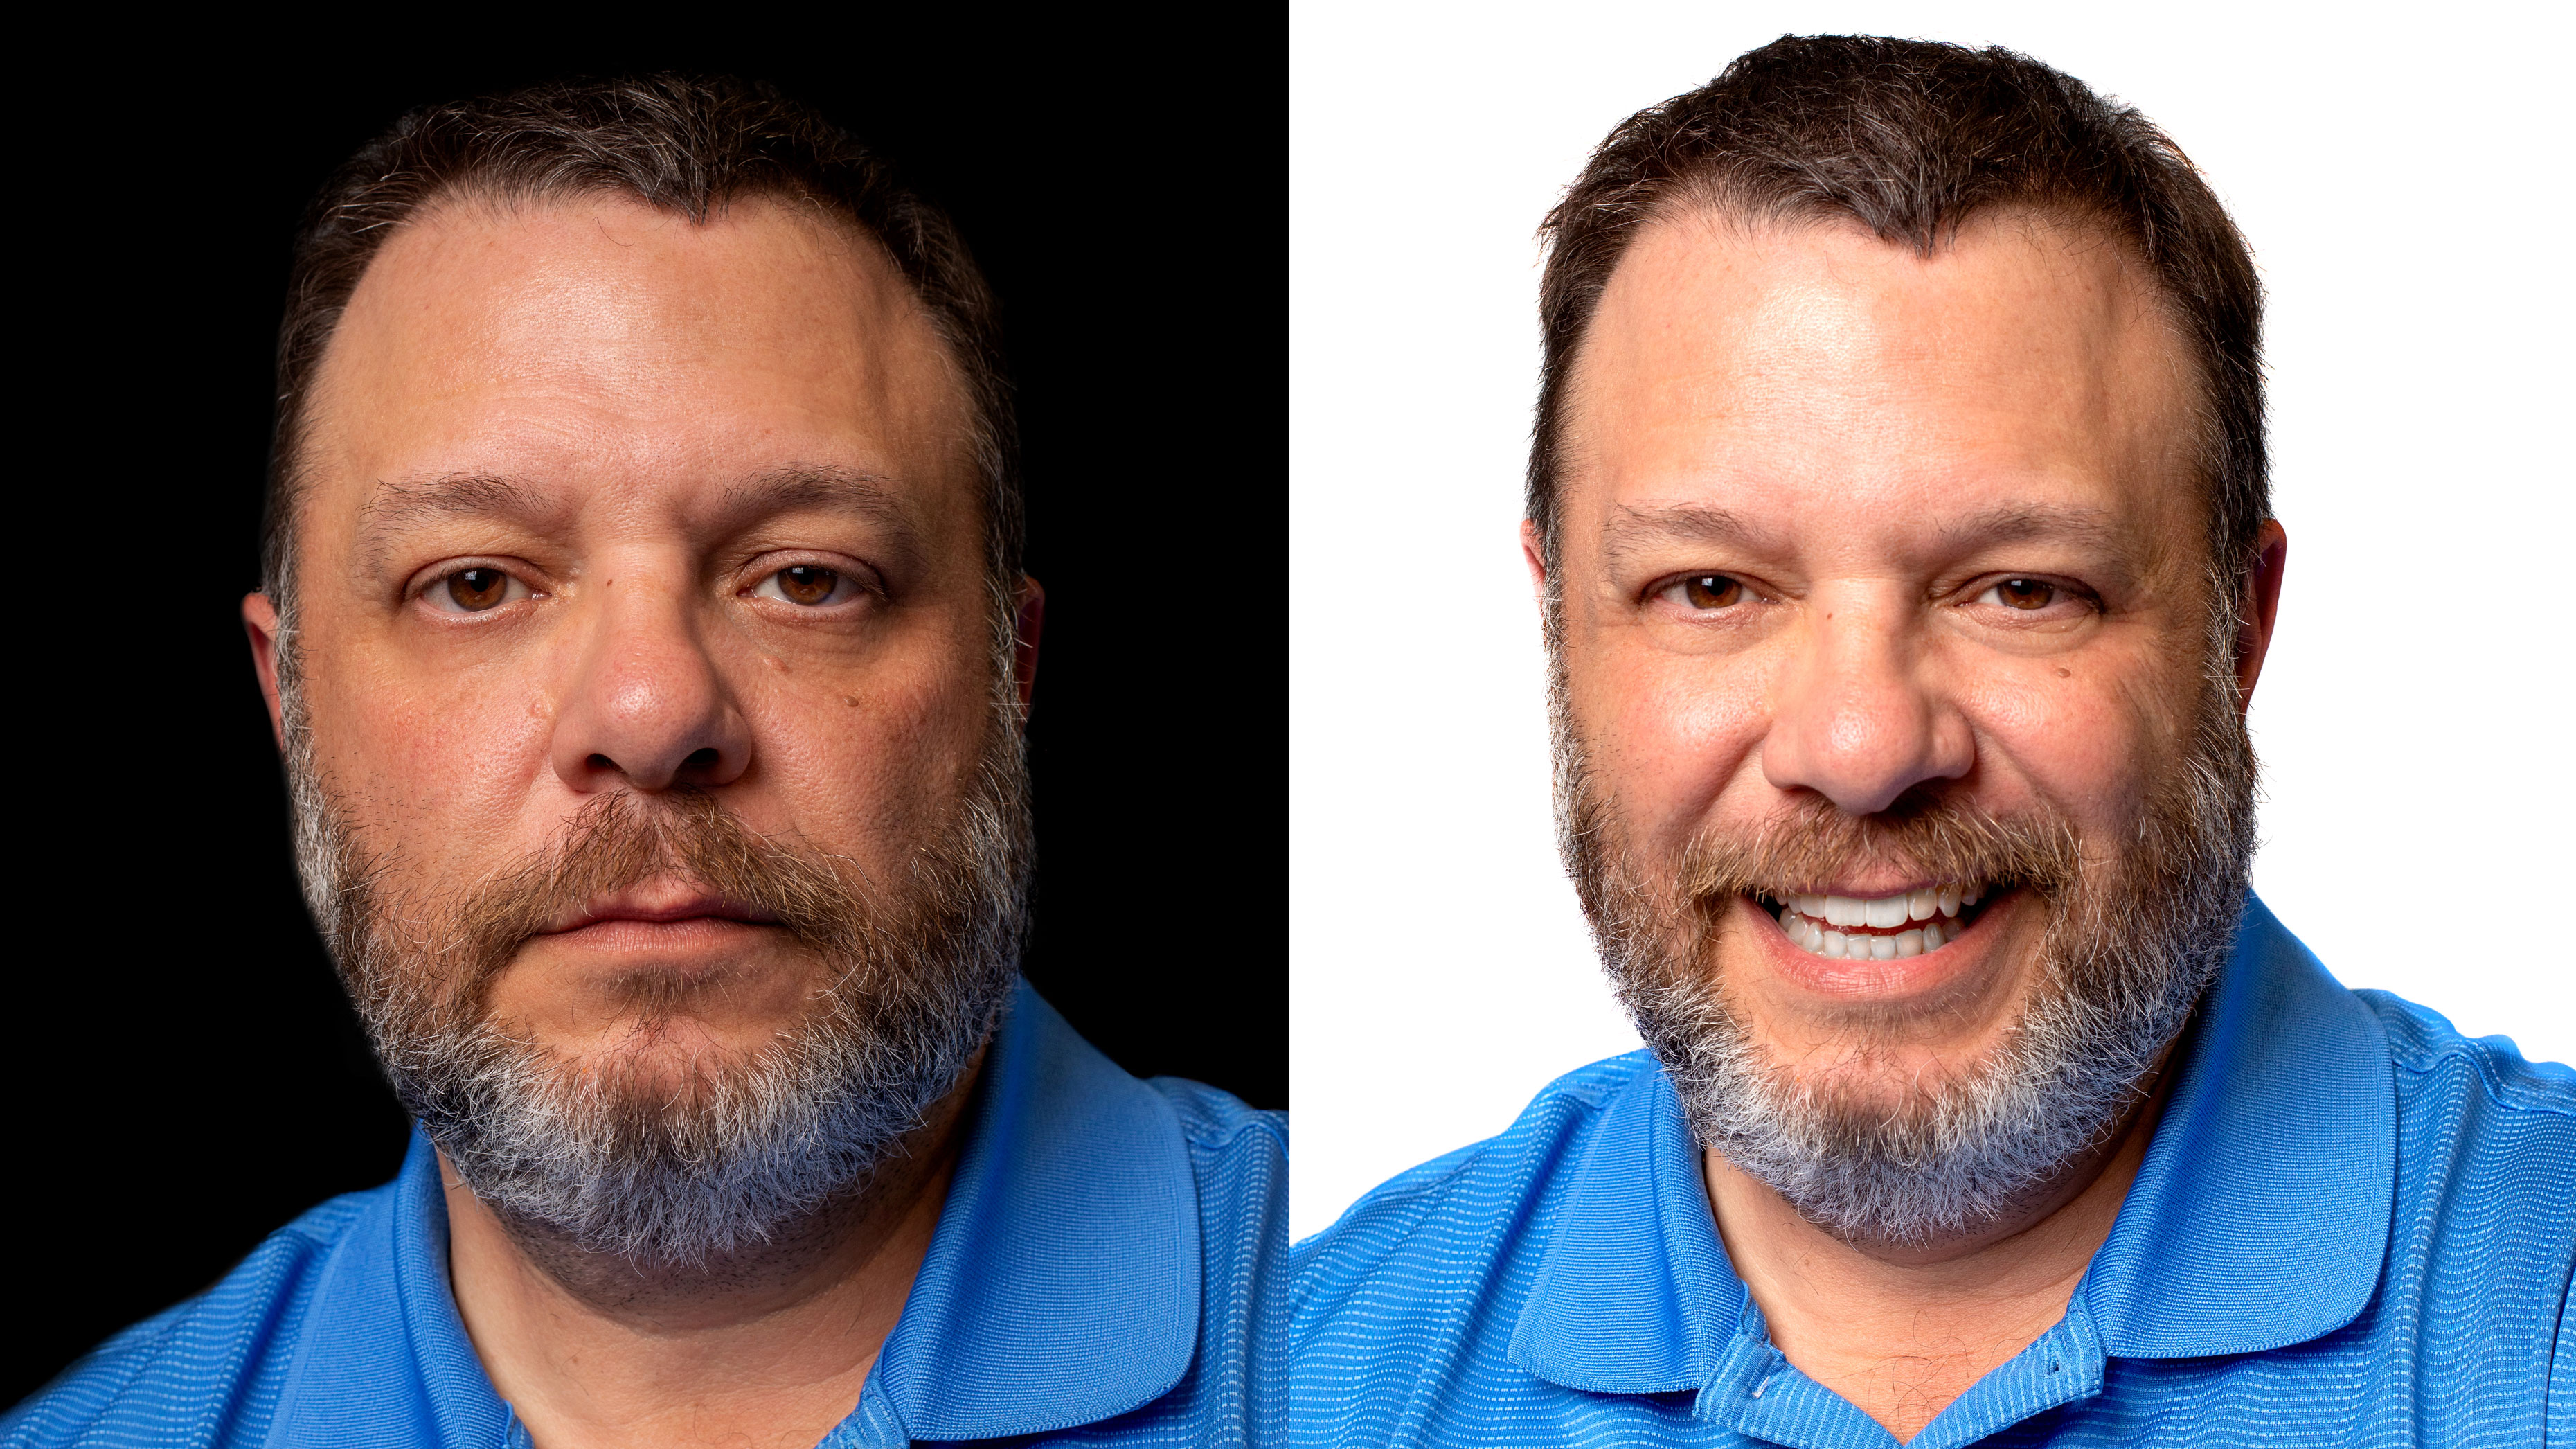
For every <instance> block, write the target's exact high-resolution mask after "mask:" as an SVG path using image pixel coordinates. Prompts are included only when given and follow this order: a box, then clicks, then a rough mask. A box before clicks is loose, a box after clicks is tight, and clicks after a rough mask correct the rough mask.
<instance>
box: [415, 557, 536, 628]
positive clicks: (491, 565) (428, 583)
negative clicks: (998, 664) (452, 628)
mask: <svg viewBox="0 0 2576 1449" xmlns="http://www.w3.org/2000/svg"><path fill="white" fill-rule="evenodd" d="M474 569H490V570H492V571H493V572H494V573H497V574H500V575H502V576H504V577H506V578H507V579H509V581H510V583H511V585H512V586H513V587H515V588H518V589H521V590H524V592H523V593H521V594H520V595H519V596H518V597H517V598H512V597H510V596H509V590H507V589H504V590H503V591H502V598H501V602H500V603H498V604H494V605H493V606H492V607H491V608H489V609H453V608H447V607H445V606H443V605H441V604H440V603H439V602H438V601H437V600H436V598H435V597H434V596H435V595H436V594H437V592H438V587H439V585H441V584H444V583H446V582H447V581H448V580H449V579H451V578H454V577H455V576H456V575H458V574H461V573H467V572H470V571H472V570H474ZM535 572H536V570H534V569H532V568H530V567H528V566H527V565H526V564H524V563H520V562H518V561H515V560H511V559H498V558H479V557H476V556H474V555H471V554H469V555H467V556H465V557H463V558H452V559H445V560H442V561H440V562H438V563H434V564H431V565H430V566H429V567H428V568H425V569H423V570H421V571H420V572H419V573H416V574H414V575H412V581H411V582H410V583H409V584H406V585H405V586H404V587H403V602H404V603H406V604H426V605H427V606H428V607H429V608H430V609H431V611H433V612H435V613H439V614H444V615H447V616H448V617H450V618H457V619H473V618H480V617H481V616H483V615H485V614H495V613H499V612H500V611H501V610H502V609H504V608H506V607H508V606H509V605H511V604H519V603H525V602H527V601H528V600H530V599H542V598H545V597H547V590H545V589H544V588H542V587H540V586H539V585H538V583H537V581H536V580H535V579H533V578H531V577H529V576H530V575H531V574H533V573H535Z"/></svg>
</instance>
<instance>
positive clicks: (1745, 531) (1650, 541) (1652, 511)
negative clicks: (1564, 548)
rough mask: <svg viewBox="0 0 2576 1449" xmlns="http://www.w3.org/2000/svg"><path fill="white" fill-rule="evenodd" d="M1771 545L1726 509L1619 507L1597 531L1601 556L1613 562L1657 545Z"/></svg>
mask: <svg viewBox="0 0 2576 1449" xmlns="http://www.w3.org/2000/svg"><path fill="white" fill-rule="evenodd" d="M1773 542H1774V538H1773V535H1772V533H1771V531H1770V530H1767V529H1764V528H1761V527H1758V526H1756V525H1755V524H1753V523H1750V522H1748V521H1746V520H1745V519H1744V518H1742V517H1740V516H1738V515H1736V514H1734V513H1732V512H1729V511H1728V510H1726V509H1723V508H1712V507H1709V506H1707V505H1705V504H1698V503H1676V504H1671V505H1668V506H1665V507H1660V508H1638V507H1635V506H1633V505H1630V504H1625V503H1622V504H1620V505H1618V506H1617V508H1616V510H1615V511H1614V512H1613V514H1612V516H1611V519H1610V521H1609V523H1608V524H1607V525H1606V526H1604V527H1603V529H1602V530H1601V552H1602V555H1603V556H1604V557H1605V558H1607V559H1609V560H1611V561H1613V562H1615V561H1617V560H1619V559H1622V558H1625V557H1627V556H1628V555H1630V554H1634V553H1642V552H1644V551H1646V550H1647V549H1649V548H1652V547H1654V546H1655V545H1657V544H1666V543H1706V544H1716V545H1719V546H1722V547H1728V548H1739V549H1744V550H1746V551H1748V552H1762V551H1765V550H1766V548H1767V547H1768V546H1769V545H1772V544H1773Z"/></svg>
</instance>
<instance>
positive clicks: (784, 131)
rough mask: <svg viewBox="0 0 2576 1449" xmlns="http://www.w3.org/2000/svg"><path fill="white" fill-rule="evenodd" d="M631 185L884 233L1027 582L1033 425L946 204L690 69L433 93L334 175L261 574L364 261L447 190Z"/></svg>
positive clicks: (281, 439) (269, 506)
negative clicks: (1023, 427) (314, 395)
mask: <svg viewBox="0 0 2576 1449" xmlns="http://www.w3.org/2000/svg"><path fill="white" fill-rule="evenodd" d="M590 195H621V196H627V197H632V198H634V199H636V200H639V201H642V202H643V203H645V204H646V205H648V206H653V207H657V208H660V209H661V210H664V211H670V212H675V213H677V214H679V215H682V216H686V217H688V218H689V219H690V220H692V221H705V220H706V219H707V218H708V217H709V216H710V215H711V214H714V213H715V212H718V211H720V210H721V209H722V208H723V207H724V206H725V205H726V204H727V203H728V202H731V201H735V200H739V199H743V198H746V197H751V196H783V197H788V198H792V199H795V200H797V201H801V202H807V203H811V204H815V205H818V206H821V207H823V208H826V209H828V210H829V211H831V212H833V213H835V214H836V215H838V216H839V217H840V218H842V219H843V220H845V221H847V222H849V223H851V224H852V225H855V226H856V227H858V228H859V229H860V230H862V231H863V232H865V233H866V234H867V235H868V236H870V237H872V238H874V239H875V240H876V242H877V243H878V244H879V245H881V246H882V247H883V248H884V249H885V251H886V254H887V255H888V256H889V257H891V258H892V259H893V261H894V264H895V266H896V268H897V269H898V270H900V271H901V272H902V274H903V278H904V280H905V282H906V283H908V284H909V285H910V287H911V288H912V291H913V294H914V296H915V297H916V298H918V299H919V301H920V302H921V304H922V307H923V309H924V310H925V311H927V312H928V313H929V315H930V319H931V322H932V325H933V326H934V328H936V330H937V331H938V333H939V335H940V338H941V340H942V341H943V342H944V343H946V344H947V346H948V349H949V351H950V353H951V355H952V357H953V358H954V360H955V362H956V364H957V369H958V373H959V375H960V377H961V378H962V379H963V382H964V387H965V392H966V403H967V412H968V417H969V419H970V426H971V428H972V434H973V435H972V438H971V444H972V447H973V451H974V459H975V466H976V470H977V472H978V473H979V474H981V482H982V485H983V495H984V496H983V499H982V503H983V514H984V543H985V560H984V561H985V565H986V568H987V570H988V572H989V574H990V576H991V578H992V581H993V588H994V590H995V592H996V595H997V599H998V600H1000V601H1004V602H1003V607H1004V608H1005V611H1006V612H1007V607H1008V606H1007V602H1006V601H1007V600H1008V599H1009V598H1010V596H1011V594H1012V592H1013V591H1014V590H1015V589H1016V587H1017V585H1018V582H1019V573H1020V566H1021V551H1022V543H1023V538H1024V533H1025V524H1024V522H1023V518H1024V507H1023V504H1022V500H1021V492H1020V478H1019V459H1018V452H1019V436H1018V429H1017V426H1016V424H1015V422H1014V420H1013V416H1012V410H1011V388H1010V380H1009V376H1008V374H1007V373H1006V372H1005V370H1004V367H1003V361H1002V345H1001V330H1000V325H999V320H998V318H997V316H996V315H995V307H994V302H993V295H992V291H991V289H990V288H988V287H987V286H986V285H985V283H984V277H983V274H982V273H981V272H980V271H978V270H977V268H976V266H975V260H974V258H973V256H972V255H971V254H969V253H968V251H967V249H966V244H965V242H964V241H963V240H962V239H961V238H960V237H959V236H958V234H957V228H956V227H955V225H954V224H953V223H951V222H950V221H949V219H948V217H947V215H946V214H945V213H943V212H942V211H940V210H939V208H937V207H936V206H933V205H931V204H930V203H929V202H927V201H925V200H923V199H922V198H921V197H920V196H918V195H916V194H915V193H913V192H912V191H911V190H909V189H908V188H906V187H905V186H904V185H903V184H902V182H901V181H899V180H898V179H897V178H896V177H895V175H894V173H893V171H892V169H891V168H890V167H889V166H888V164H887V163H886V162H885V161H884V159H883V158H881V157H879V156H877V155H875V154H874V153H872V152H871V151H869V150H868V149H867V148H866V147H864V146H862V145H861V144H859V142H857V141H856V140H854V139H852V138H851V137H850V136H849V135H848V134H847V133H845V132H843V131H842V130H841V129H840V128H839V127H837V126H834V125H833V124H832V123H831V122H830V121H828V120H825V119H824V118H823V116H822V115H821V114H820V113H819V112H816V111H814V110H813V109H811V108H809V107H807V106H804V105H801V104H799V103H797V102H795V101H792V100H789V99H788V98H786V97H785V96H782V95H780V94H779V93H778V92H777V91H775V90H774V89H772V88H770V87H768V86H766V85H761V84H756V83H748V82H743V81H737V80H727V79H715V80H710V79H700V78H695V77H689V76H680V75H653V76H645V77H641V78H634V79H623V80H606V81H572V82H556V83H551V84H546V85H540V86H532V87H530V88H528V89H525V90H519V91H513V92H510V93H508V94H506V95H497V96H486V97H482V98H478V99H475V100H467V101H455V102H450V103H447V104H443V105H433V106H425V107H422V108H421V109H419V110H416V111H413V112H411V113H410V114H409V115H406V116H404V117H403V118H402V119H400V120H398V121H396V122H395V123H394V125H393V128H392V129H391V130H389V131H387V132H385V133H384V134H383V135H382V136H379V137H377V138H376V139H375V140H374V141H372V142H370V143H368V144H367V145H366V146H365V147H364V148H363V149H361V150H360V151H359V152H358V154H357V155H355V156H352V157H350V158H349V160H348V162H347V163H346V164H344V165H343V166H341V168H340V169H339V170H338V171H337V172H336V173H334V174H333V175H332V177H331V179H330V180H329V181H328V182H327V183H325V184H324V186H323V187H322V190H321V193H320V194H319V195H317V196H316V197H315V198H314V200H313V204H312V206H311V208H310V209H309V210H308V211H307V212H306V214H305V219H304V224H303V227H302V229H301V230H300V231H299V232H298V233H297V235H296V239H295V251H294V258H293V263H292V269H291V271H290V274H289V280H288V282H287V288H286V316H285V320H284V321H283V322H282V323H281V324H280V325H279V327H278V334H277V416H276V424H275V430H274V432H273V433H272V435H271V439H270V445H269V466H268V497H267V503H266V507H265V511H264V513H263V516H262V520H261V526H260V574H261V586H262V587H263V588H265V589H266V590H267V591H268V593H269V595H270V597H271V598H273V599H275V600H276V601H277V602H278V604H279V605H280V607H281V608H284V607H286V606H287V604H288V602H289V598H290V595H291V592H292V588H293V581H294V580H293V575H294V569H295V560H294V557H293V554H294V536H295V495H296V493H297V491H298V489H299V487H300V484H301V479H300V477H299V476H298V473H297V467H298V462H299V459H298V451H299V448H300V446H301V444H302V441H303V437H302V433H303V424H304V410H305V405H306V403H307V401H308V400H309V397H310V393H311V389H312V385H313V376H314V372H315V370H316V369H317V368H318V367H319V366H320V365H321V361H322V356H323V353H324V351H325V349H327V348H328V347H329V345H330V342H331V334H332V332H333V331H334V330H335V329H337V328H338V326H339V324H340V315H341V313H342V312H343V311H344V310H345V309H346V308H347V306H348V304H349V298H350V296H351V294H352V293H354V292H356V291H357V288H358V280H359V278H360V277H362V276H363V275H365V273H366V270H367V264H368V263H369V262H371V261H373V260H374V259H375V255H376V252H377V251H378V249H380V248H381V247H383V245H384V244H385V242H386V240H387V239H388V238H390V237H391V236H392V235H393V234H394V233H395V232H396V231H397V230H399V229H400V228H401V227H402V226H403V224H404V223H405V222H407V221H409V220H411V219H412V218H413V217H415V216H417V215H418V214H420V213H421V212H422V211H423V210H424V209H425V208H427V207H430V206H432V205H434V204H436V203H438V202H440V201H442V200H446V199H450V198H454V197H459V196H474V197H479V198H485V199H491V200H497V201H551V200H558V199H566V198H571V197H578V196H590Z"/></svg>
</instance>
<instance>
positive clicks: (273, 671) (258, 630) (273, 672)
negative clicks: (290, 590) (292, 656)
mask: <svg viewBox="0 0 2576 1449" xmlns="http://www.w3.org/2000/svg"><path fill="white" fill-rule="evenodd" d="M242 629H243V631H244V632H246V633H248V634H249V635H250V667H251V672H252V673H254V674H256V675H258V676H259V694H260V698H261V699H262V700H264V701H266V702H267V704H268V733H269V738H271V739H273V740H275V741H276V742H277V747H278V748H279V749H280V750H284V749H285V748H286V717H285V715H284V714H283V713H282V712H281V711H280V709H279V707H278V702H277V605H276V604H274V603H272V602H270V601H269V597H268V595H266V594H259V593H253V594H244V595H243V596H242Z"/></svg>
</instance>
